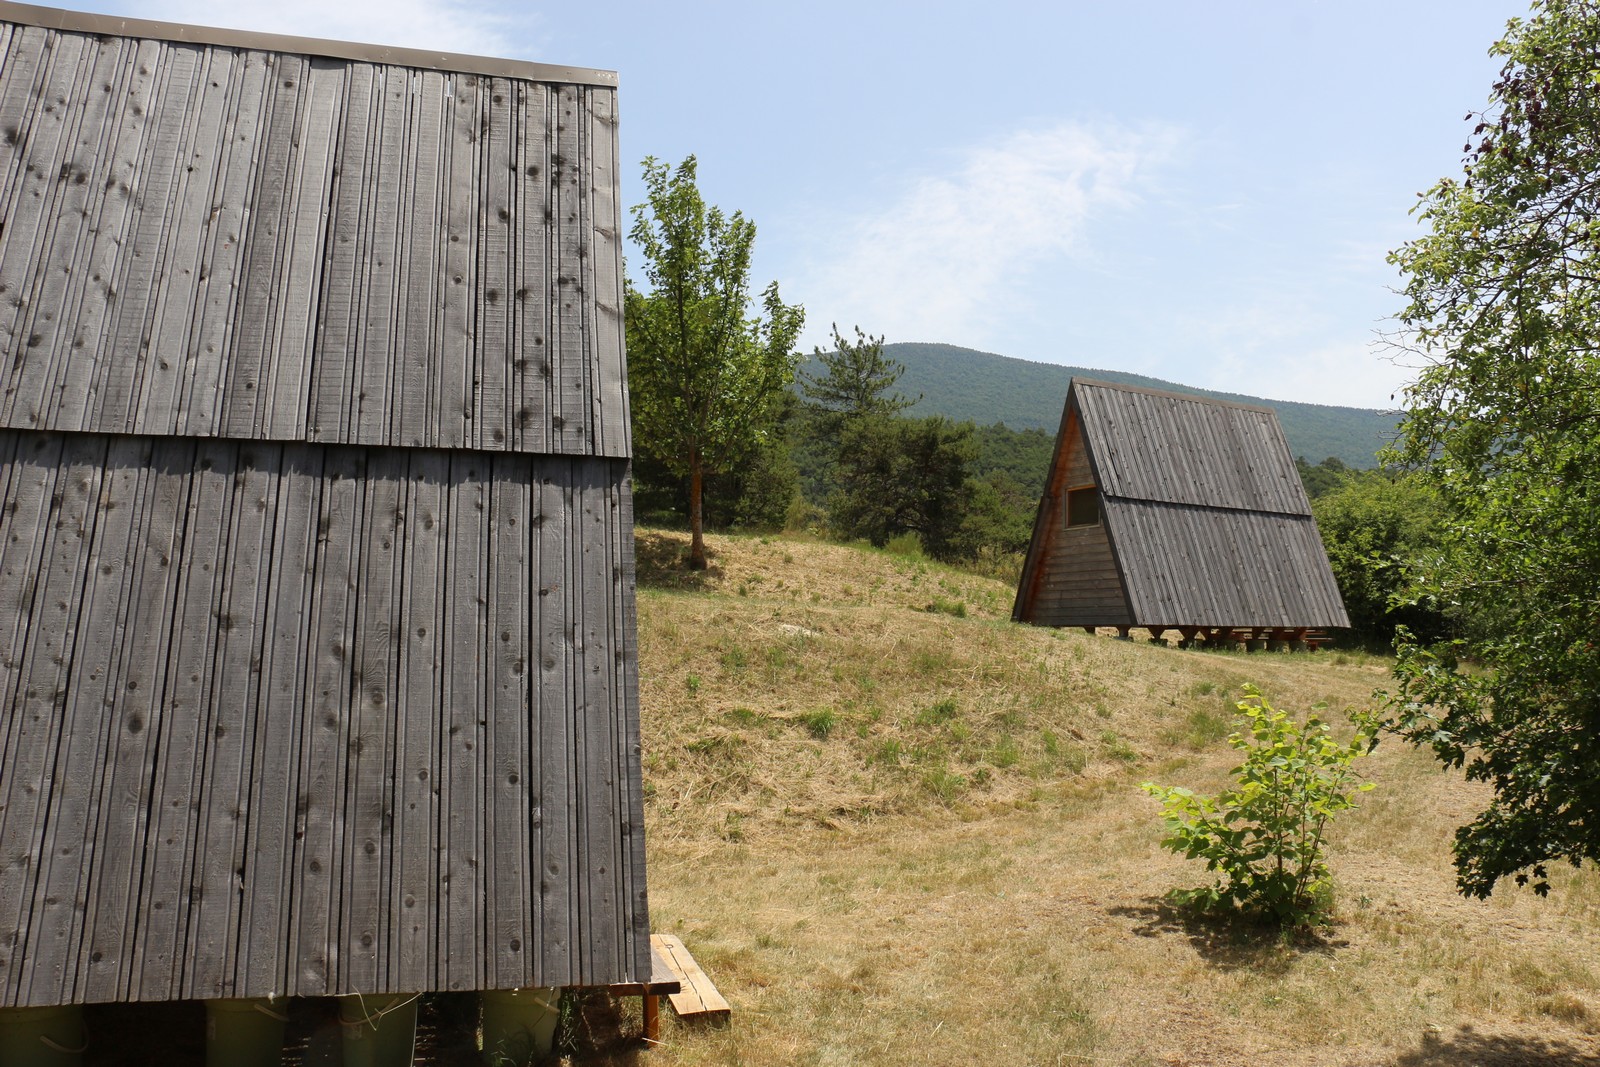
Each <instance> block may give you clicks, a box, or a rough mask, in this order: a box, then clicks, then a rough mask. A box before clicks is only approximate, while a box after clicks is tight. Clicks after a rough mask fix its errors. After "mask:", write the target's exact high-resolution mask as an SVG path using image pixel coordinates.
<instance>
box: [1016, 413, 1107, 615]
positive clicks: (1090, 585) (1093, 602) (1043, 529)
mask: <svg viewBox="0 0 1600 1067" xmlns="http://www.w3.org/2000/svg"><path fill="white" fill-rule="evenodd" d="M1054 467H1055V469H1054V470H1053V471H1052V476H1051V477H1050V478H1049V479H1048V480H1047V482H1046V492H1045V495H1044V498H1043V500H1042V501H1041V503H1040V512H1041V514H1040V522H1039V523H1038V524H1036V525H1037V531H1036V533H1035V537H1036V538H1039V539H1042V547H1041V550H1040V551H1039V552H1038V553H1037V554H1036V556H1037V558H1036V560H1034V563H1033V567H1032V568H1031V569H1030V570H1028V571H1027V572H1025V576H1024V578H1023V582H1024V585H1023V592H1022V593H1021V594H1020V595H1019V597H1018V603H1017V613H1018V617H1019V618H1021V617H1026V619H1027V621H1029V622H1032V623H1035V624H1036V625H1039V626H1128V625H1131V624H1132V623H1133V612H1132V610H1131V608H1130V607H1129V606H1128V598H1127V591H1126V590H1125V589H1124V588H1123V584H1122V575H1121V574H1120V572H1119V571H1118V569H1117V561H1116V557H1115V556H1114V555H1113V553H1112V551H1111V541H1110V539H1109V538H1108V537H1107V536H1106V527H1105V523H1104V519H1103V517H1102V521H1101V523H1100V524H1098V525H1095V526H1075V527H1069V526H1068V525H1067V491H1068V490H1069V489H1072V488H1075V487H1082V486H1087V485H1094V484H1095V477H1094V470H1093V467H1092V466H1091V464H1090V461H1089V452H1088V449H1087V447H1085V444H1084V440H1083V428H1082V424H1081V421H1080V419H1079V418H1078V414H1077V412H1076V410H1072V409H1069V410H1068V411H1067V413H1066V415H1065V417H1064V419H1063V423H1062V429H1061V434H1060V444H1059V446H1058V448H1057V455H1056V462H1055V464H1054Z"/></svg>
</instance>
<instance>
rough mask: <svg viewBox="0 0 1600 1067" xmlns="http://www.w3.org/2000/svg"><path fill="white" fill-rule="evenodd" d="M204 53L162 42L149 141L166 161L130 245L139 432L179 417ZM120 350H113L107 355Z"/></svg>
mask: <svg viewBox="0 0 1600 1067" xmlns="http://www.w3.org/2000/svg"><path fill="white" fill-rule="evenodd" d="M210 52H211V50H209V49H204V48H200V47H196V46H193V45H180V44H168V45H167V46H166V49H165V53H164V56H163V58H164V59H165V61H166V62H165V63H164V65H163V70H162V75H163V76H162V78H161V85H160V96H159V104H158V105H157V111H156V119H155V123H156V129H155V130H154V131H153V132H154V138H153V140H151V141H150V142H149V143H150V145H151V147H152V148H153V149H154V150H155V151H156V152H158V153H161V154H162V155H163V157H164V158H163V163H164V164H165V163H167V158H170V169H168V168H167V167H165V166H164V167H163V168H161V173H162V175H163V177H162V179H160V181H159V184H160V186H161V189H160V195H159V196H154V195H151V194H152V190H151V189H150V188H149V183H147V184H146V187H145V189H143V190H142V194H143V195H141V197H140V200H139V211H140V223H139V227H138V229H137V230H136V231H135V233H136V240H139V241H141V242H147V243H148V246H149V247H147V248H145V249H144V250H143V251H142V252H141V250H140V248H139V247H138V246H137V245H136V246H135V248H134V254H135V255H142V256H144V257H146V258H148V260H149V263H148V265H147V269H148V272H149V278H150V281H149V293H150V296H149V298H148V299H147V300H146V301H145V307H146V311H145V320H144V323H143V326H142V332H141V338H142V345H143V350H142V352H141V358H140V359H139V361H138V370H137V373H136V374H134V375H133V377H132V380H131V382H130V384H129V387H128V388H129V397H128V405H129V408H130V412H129V417H128V425H129V426H131V427H132V428H133V429H135V430H136V431H138V432H142V433H171V432H172V431H173V429H174V428H175V427H176V423H177V414H178V396H177V393H178V388H177V385H178V379H179V377H180V375H182V373H183V370H184V364H185V362H186V359H187V354H188V337H189V324H190V322H191V321H192V319H193V305H194V293H193V286H194V283H195V278H196V274H197V268H198V260H199V236H200V234H201V232H202V227H203V226H204V223H205V218H206V215H207V214H208V208H209V206H210V205H209V203H208V201H209V200H210V195H209V194H210V190H209V188H208V186H209V184H210V183H209V180H208V178H207V176H206V174H205V173H204V172H203V170H202V172H201V174H200V177H199V178H198V179H196V178H195V177H194V174H195V170H196V167H195V164H194V162H193V160H194V158H195V151H196V144H197V142H200V141H203V139H204V138H206V137H207V136H210V137H211V139H212V140H213V142H214V141H215V137H216V132H215V130H207V129H204V128H203V123H204V120H205V117H206V115H207V113H208V112H207V111H206V109H205V108H204V106H203V105H204V104H205V103H207V102H208V100H207V95H206V94H205V92H204V87H205V85H206V83H207V79H208V77H209V76H210V72H209V64H208V62H207V59H208V55H209V54H210ZM168 153H170V157H168ZM124 351H127V350H124V349H118V350H117V352H116V353H113V354H112V359H113V361H115V360H116V357H117V355H120V354H121V353H123V352H124Z"/></svg>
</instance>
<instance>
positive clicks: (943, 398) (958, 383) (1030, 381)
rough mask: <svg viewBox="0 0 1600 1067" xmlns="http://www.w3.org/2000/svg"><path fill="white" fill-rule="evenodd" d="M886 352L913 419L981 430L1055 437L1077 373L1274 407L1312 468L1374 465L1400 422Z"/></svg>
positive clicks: (904, 349)
mask: <svg viewBox="0 0 1600 1067" xmlns="http://www.w3.org/2000/svg"><path fill="white" fill-rule="evenodd" d="M883 350H884V354H885V355H887V356H889V357H890V358H891V359H894V360H897V361H899V362H900V363H901V364H903V365H904V366H905V368H906V372H905V375H904V377H902V378H901V379H900V383H899V388H900V391H901V392H903V393H905V394H906V395H907V396H916V395H917V394H919V393H920V394H922V399H921V400H920V401H919V402H918V403H917V404H916V405H915V406H914V407H913V408H912V409H911V414H916V415H944V416H947V417H949V418H952V419H971V420H972V421H973V422H974V423H977V424H978V425H979V426H987V425H990V424H993V423H997V422H1003V423H1005V424H1006V425H1007V426H1009V427H1010V428H1011V429H1013V430H1027V429H1040V430H1044V431H1045V432H1046V433H1049V434H1052V435H1053V434H1054V433H1055V432H1056V430H1057V428H1058V427H1059V426H1060V424H1061V405H1062V404H1063V402H1065V400H1066V396H1067V383H1068V382H1069V381H1071V379H1072V378H1073V376H1075V375H1076V376H1080V377H1084V378H1097V379H1099V380H1101V381H1107V382H1119V383H1123V384H1128V385H1141V386H1145V387H1147V388H1151V389H1167V390H1171V391H1172V392H1176V393H1193V394H1196V395H1199V396H1211V397H1218V398H1220V399H1223V400H1233V401H1237V402H1239V403H1244V404H1259V405H1261V406H1263V407H1269V408H1272V409H1273V410H1274V411H1276V412H1277V415H1278V422H1279V423H1280V424H1281V425H1282V426H1283V434H1284V437H1286V438H1287V439H1288V441H1289V450H1290V452H1292V453H1293V454H1294V455H1296V456H1304V457H1305V458H1306V459H1307V460H1309V461H1310V462H1312V463H1320V462H1321V461H1322V460H1324V459H1327V458H1328V457H1330V456H1336V457H1338V458H1339V459H1341V460H1343V461H1344V462H1345V463H1346V464H1348V465H1350V466H1352V467H1375V466H1377V458H1376V453H1377V451H1378V449H1380V448H1382V447H1383V446H1384V445H1385V444H1387V443H1388V441H1389V439H1390V438H1391V437H1392V436H1393V434H1394V430H1395V426H1396V424H1397V423H1398V421H1399V416H1398V415H1396V414H1393V413H1385V412H1382V411H1375V410H1372V409H1370V408H1350V407H1334V406H1331V405H1325V404H1305V403H1299V402H1297V401H1286V400H1265V399H1262V398H1261V397H1255V396H1247V395H1244V394H1242V393H1223V392H1217V391H1216V390H1212V389H1197V388H1195V387H1193V386H1188V385H1180V384H1178V383H1177V382H1169V381H1163V380H1162V379H1160V378H1149V377H1146V376H1145V375H1142V374H1129V373H1127V372H1125V371H1115V370H1096V369H1094V368H1090V367H1063V366H1059V365H1056V364H1053V363H1033V362H1030V361H1028V360H1025V359H1013V358H1012V357H1010V356H1001V355H996V354H994V353H992V352H979V351H977V350H976V349H972V348H961V347H959V346H957V345H942V344H925V343H919V342H899V343H895V344H886V345H884V346H883Z"/></svg>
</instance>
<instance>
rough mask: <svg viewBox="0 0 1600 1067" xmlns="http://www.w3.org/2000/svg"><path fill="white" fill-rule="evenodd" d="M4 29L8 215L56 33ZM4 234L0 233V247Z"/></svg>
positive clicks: (3, 199) (1, 189)
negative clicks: (36, 101)
mask: <svg viewBox="0 0 1600 1067" xmlns="http://www.w3.org/2000/svg"><path fill="white" fill-rule="evenodd" d="M5 32H6V40H5V47H4V49H3V50H0V52H3V56H4V59H5V62H3V63H0V212H3V213H4V216H5V217H6V218H8V219H9V218H11V217H12V216H13V215H14V214H15V213H16V206H15V205H16V203H17V200H16V197H17V196H18V194H19V193H20V191H21V183H20V182H19V181H17V174H18V172H19V171H20V170H21V168H22V167H23V166H25V165H26V161H27V149H28V141H29V140H30V138H31V131H32V129H33V123H34V120H35V119H36V118H37V117H38V116H39V115H40V114H42V109H40V108H39V107H37V106H35V100H36V99H37V98H38V95H39V92H40V84H41V80H42V79H43V78H45V77H46V76H47V72H48V70H49V60H50V53H51V51H52V50H53V49H54V48H55V42H56V37H57V34H56V33H55V32H54V31H52V30H47V29H45V28H44V27H42V26H19V25H15V24H7V26H6V29H5ZM4 236H5V235H4V233H0V248H3V247H4V241H3V239H4ZM0 297H3V294H0Z"/></svg>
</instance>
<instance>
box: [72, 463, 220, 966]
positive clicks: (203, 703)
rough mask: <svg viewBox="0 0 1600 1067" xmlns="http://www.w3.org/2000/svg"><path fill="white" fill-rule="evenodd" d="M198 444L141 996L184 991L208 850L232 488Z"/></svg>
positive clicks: (154, 828)
mask: <svg viewBox="0 0 1600 1067" xmlns="http://www.w3.org/2000/svg"><path fill="white" fill-rule="evenodd" d="M190 445H194V450H192V451H194V456H192V458H194V467H192V470H190V475H189V499H187V502H186V512H187V515H186V518H184V528H186V531H187V533H186V537H184V555H182V565H181V569H179V573H178V582H179V587H178V593H176V598H174V606H176V611H178V619H179V624H178V625H174V627H173V640H171V643H170V646H168V667H166V677H168V686H166V697H165V707H166V713H165V715H163V717H162V726H160V741H158V744H160V749H158V752H160V761H158V765H157V779H155V795H154V797H152V805H150V822H149V835H147V843H149V848H150V849H154V851H155V853H157V854H158V856H160V861H162V862H150V864H146V865H144V873H142V881H141V885H139V899H141V901H142V902H144V905H142V907H141V909H139V912H138V915H136V917H134V920H136V923H134V941H136V944H138V945H139V958H138V977H136V982H138V987H139V989H144V990H157V992H155V995H162V990H176V989H178V982H179V977H181V973H182V952H184V926H186V921H187V912H189V905H190V901H189V893H190V886H192V885H194V867H195V853H197V851H202V853H203V851H205V843H203V840H197V838H202V837H203V824H202V822H200V819H198V814H197V813H198V808H200V806H202V789H200V787H202V782H205V781H206V779H208V774H206V769H208V768H206V766H205V760H203V755H205V749H206V739H208V737H210V736H211V731H213V721H211V718H210V712H211V709H213V701H211V699H210V696H211V685H213V673H214V656H213V649H214V637H216V633H214V619H216V614H218V601H219V598H221V593H222V582H221V579H219V566H218V563H219V545H221V542H222V541H224V520H226V509H224V506H222V502H224V501H226V498H227V490H229V482H230V477H229V474H227V472H226V469H224V470H218V459H219V456H218V453H219V451H221V448H219V446H216V445H198V443H190ZM226 466H227V464H224V467H226ZM117 475H118V477H120V475H122V472H120V470H118V472H117ZM136 624H138V622H136ZM155 902H160V907H157V905H155ZM80 966H82V968H83V969H88V966H90V960H88V958H85V960H83V961H82V963H80Z"/></svg>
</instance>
